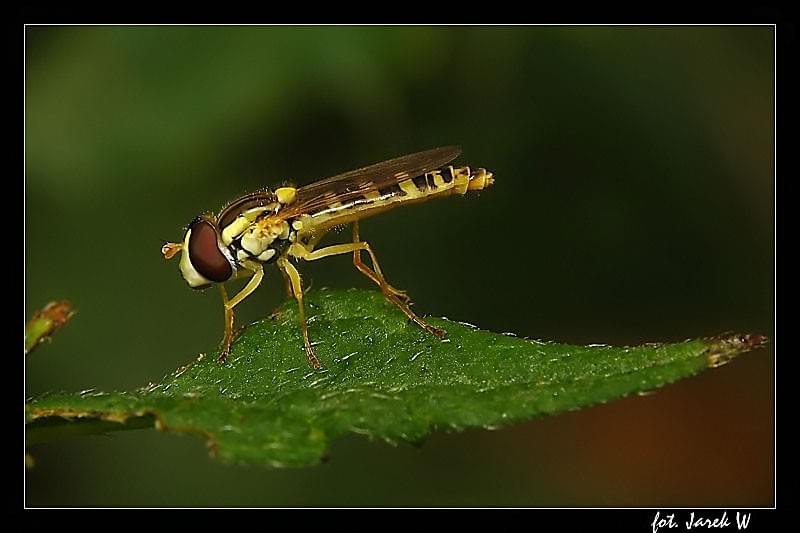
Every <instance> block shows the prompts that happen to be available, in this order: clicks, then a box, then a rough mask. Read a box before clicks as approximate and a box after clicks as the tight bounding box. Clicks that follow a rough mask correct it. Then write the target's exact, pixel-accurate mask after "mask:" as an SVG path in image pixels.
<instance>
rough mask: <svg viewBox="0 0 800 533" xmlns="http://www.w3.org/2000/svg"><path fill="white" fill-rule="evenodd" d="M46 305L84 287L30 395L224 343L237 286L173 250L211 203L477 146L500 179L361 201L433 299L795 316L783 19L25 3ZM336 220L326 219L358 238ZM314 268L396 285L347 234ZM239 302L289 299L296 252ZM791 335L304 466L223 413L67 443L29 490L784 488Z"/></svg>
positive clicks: (736, 492) (706, 491) (663, 501)
mask: <svg viewBox="0 0 800 533" xmlns="http://www.w3.org/2000/svg"><path fill="white" fill-rule="evenodd" d="M25 34H26V37H25V43H26V61H25V66H26V71H25V78H26V79H25V98H26V100H25V112H26V114H25V126H26V128H25V143H26V144H25V165H26V197H25V207H26V227H25V241H26V243H25V261H26V264H25V268H26V287H25V294H26V308H25V316H26V317H27V316H30V315H31V314H32V313H33V312H34V310H35V309H37V308H39V307H41V306H42V305H44V304H45V303H46V302H47V301H49V300H51V299H55V298H67V299H69V300H71V301H72V302H73V303H74V304H75V306H76V307H77V308H78V314H77V316H76V317H75V318H74V319H73V321H72V322H71V323H70V324H69V325H68V326H67V327H66V328H65V329H64V330H63V331H61V332H60V333H59V334H58V336H57V339H56V340H55V342H53V343H52V344H50V345H47V346H44V347H42V348H41V349H40V350H39V351H37V352H36V353H35V354H33V355H32V356H31V357H29V358H28V360H27V361H26V387H27V390H26V393H27V394H28V395H34V394H39V393H42V392H44V391H50V390H67V391H77V390H82V389H88V388H97V389H99V390H114V389H118V390H124V389H131V388H135V387H138V386H141V385H144V384H146V383H147V382H148V381H150V380H152V381H155V380H157V379H160V377H161V376H162V375H164V374H166V373H168V372H170V371H172V370H173V369H174V368H176V367H177V366H179V365H182V364H185V363H186V362H188V361H191V360H192V359H193V358H195V357H196V356H197V354H198V353H200V352H206V351H208V350H210V349H212V348H213V347H214V346H216V345H217V343H218V341H219V340H220V338H221V335H222V309H221V304H220V301H219V295H218V293H217V292H216V291H208V292H205V293H196V292H194V291H191V290H190V289H189V288H188V287H187V286H186V284H185V283H184V281H183V280H182V279H181V277H180V275H179V273H178V265H177V263H176V262H171V263H166V262H164V260H163V258H162V257H161V254H160V247H161V244H162V242H163V241H164V240H179V239H180V238H181V237H182V228H183V226H184V225H185V224H186V223H188V222H189V221H190V220H191V218H192V217H193V216H194V215H196V214H198V213H200V212H201V211H210V210H217V209H219V207H220V206H221V205H222V204H223V203H224V202H226V201H227V200H229V199H231V198H233V197H235V196H237V195H238V194H240V193H243V192H245V191H249V190H252V189H255V188H258V187H262V186H265V185H271V184H277V183H279V182H280V181H282V180H284V179H292V180H294V181H295V182H297V183H300V184H304V183H308V182H310V181H313V180H315V179H318V178H321V177H324V176H328V175H331V174H334V173H338V172H340V171H344V170H349V169H352V168H355V167H359V166H363V165H365V164H368V163H372V162H376V161H380V160H383V159H388V158H391V157H394V156H398V155H402V154H405V153H409V152H413V151H417V150H423V149H427V148H431V147H434V146H441V145H446V144H460V145H462V147H463V155H462V157H461V158H460V159H459V160H458V161H457V162H458V163H460V164H470V165H473V166H484V167H486V168H489V169H491V170H492V171H494V172H495V176H496V179H497V181H496V184H495V187H494V188H492V189H490V190H488V191H486V192H484V193H481V194H480V195H469V196H468V197H464V198H450V199H447V200H441V201H438V202H429V203H425V204H421V205H417V206H411V207H408V208H406V209H399V210H395V211H392V212H389V213H386V214H384V215H382V216H380V217H377V218H375V219H372V220H370V221H367V222H365V223H363V224H362V236H363V237H365V238H366V239H368V240H369V241H370V242H371V243H372V244H373V246H374V248H375V249H376V251H377V253H378V255H379V257H380V259H381V266H382V267H383V269H384V270H385V271H386V272H387V277H388V279H389V280H390V281H391V282H392V283H393V284H394V285H395V286H397V287H400V288H403V289H406V290H408V291H409V293H410V294H411V295H412V297H413V299H414V301H415V303H416V307H415V309H416V310H417V311H418V312H421V313H424V314H433V315H438V316H447V317H449V318H452V319H456V320H462V321H467V322H470V323H473V324H478V325H480V326H481V327H482V328H485V329H491V330H494V331H498V332H504V331H513V332H515V333H517V334H519V335H522V336H528V337H533V338H540V339H552V340H558V341H563V342H571V343H595V342H597V343H609V344H638V343H642V342H650V341H677V340H682V339H684V338H688V337H696V336H707V335H714V334H717V333H721V332H723V331H729V330H736V331H742V332H749V331H753V332H759V333H764V334H767V335H769V336H772V335H773V324H774V322H773V306H774V290H773V289H774V263H773V257H774V245H773V243H774V226H773V214H774V204H773V197H774V187H773V164H774V161H773V140H774V139H773V120H774V116H773V104H774V99H773V84H772V83H773V81H772V80H773V53H774V50H773V29H772V27H768V26H761V27H746V26H737V27H699V26H693V27H677V28H670V27H642V28H639V27H469V26H462V27H156V26H151V27H121V26H118V27H69V26H66V27H45V26H28V27H27V28H26V30H25ZM349 238H350V237H349V234H348V233H346V232H344V233H340V234H334V235H332V236H331V237H329V238H328V239H326V241H325V242H334V241H335V240H336V239H339V240H343V241H346V240H347V239H349ZM302 266H303V267H304V268H303V269H302V271H303V272H304V274H305V275H306V277H307V279H309V280H313V282H312V283H313V285H314V287H322V286H330V287H350V286H358V287H364V288H374V287H372V286H371V283H370V282H369V281H368V280H366V279H365V278H364V277H363V276H361V275H360V274H358V273H357V272H356V271H355V269H353V267H352V264H351V262H350V260H349V259H348V258H346V257H344V258H332V259H329V260H326V261H321V262H318V263H313V264H307V265H302ZM265 281H266V283H264V285H263V286H262V288H261V289H260V290H259V291H258V293H256V295H254V296H252V297H251V298H249V299H248V300H247V301H246V302H245V303H243V304H242V305H241V306H240V307H238V308H237V311H238V313H237V319H238V320H239V323H245V322H251V321H254V320H257V319H259V318H263V317H264V316H265V315H266V314H267V313H269V312H270V311H271V310H272V309H273V308H274V307H275V306H277V304H278V303H279V302H280V301H281V298H282V297H283V283H282V280H281V278H280V276H279V275H278V274H277V271H276V270H274V269H271V270H269V271H268V274H267V277H266V278H265ZM773 386H774V380H773V352H772V349H771V348H769V349H767V350H761V351H759V352H755V353H752V354H749V355H747V356H745V357H743V358H742V359H740V360H736V361H734V362H733V363H732V364H730V365H728V366H726V367H723V368H720V369H717V370H714V371H711V372H707V373H705V374H703V375H701V376H699V377H696V378H692V379H689V380H686V381H684V382H681V383H679V384H676V385H672V386H669V387H667V388H665V389H663V390H661V391H659V392H658V393H656V394H653V395H649V396H643V397H633V398H627V399H624V400H621V401H617V402H613V403H611V404H608V405H603V406H598V407H593V408H590V409H586V410H583V411H580V412H576V413H569V414H565V415H560V416H556V417H552V418H544V419H539V420H534V421H531V422H528V423H525V424H519V425H517V426H514V427H511V428H505V429H502V430H498V431H492V432H490V431H477V430H476V431H467V432H464V433H459V434H445V433H437V434H435V435H434V436H433V437H431V438H430V439H429V440H428V441H427V442H426V443H425V444H424V445H423V446H421V447H412V446H409V445H401V446H399V447H397V448H394V447H392V446H389V445H387V444H384V443H380V442H369V441H367V440H366V439H364V438H361V437H357V436H352V437H347V438H344V439H342V440H339V441H336V442H335V443H333V445H332V448H331V458H330V461H329V462H328V463H326V464H323V465H321V466H317V467H313V468H306V469H297V470H269V469H263V468H244V467H228V466H223V465H221V464H219V463H217V462H214V461H212V460H210V459H209V458H208V457H207V454H206V450H205V446H204V444H203V442H202V440H201V439H198V438H195V437H190V436H183V435H175V434H162V433H158V432H156V431H131V432H124V433H121V434H114V435H113V436H108V437H97V436H95V437H81V438H76V439H73V440H68V441H63V442H59V443H54V444H48V445H40V446H37V447H34V448H32V449H31V450H30V451H31V452H32V454H33V455H34V457H35V459H36V463H37V464H36V466H35V468H33V469H31V470H29V471H27V472H26V500H27V504H28V505H30V506H130V505H134V506H194V505H202V506H251V505H257V506H317V505H326V506H340V505H348V506H460V505H469V506H475V505H480V506H565V507H569V506H659V507H664V506H670V507H671V506H771V505H772V504H773V496H774V494H773V468H774V456H773V445H774V438H773V430H774V427H773V409H774V401H773Z"/></svg>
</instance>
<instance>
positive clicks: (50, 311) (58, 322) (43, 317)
mask: <svg viewBox="0 0 800 533" xmlns="http://www.w3.org/2000/svg"><path fill="white" fill-rule="evenodd" d="M73 315H75V310H74V309H73V308H72V304H71V303H69V302H68V301H66V300H60V301H54V302H50V303H49V304H47V305H46V306H44V308H42V309H40V310H38V311H36V313H34V315H33V317H31V319H30V320H29V321H28V323H27V324H25V355H28V354H29V353H31V352H32V351H33V350H34V349H35V348H36V347H37V346H39V345H40V344H41V343H42V342H44V341H45V340H50V339H51V338H52V336H53V335H55V333H56V332H57V331H58V330H59V329H61V328H62V327H64V325H65V324H66V323H67V322H69V319H70V318H72V317H73Z"/></svg>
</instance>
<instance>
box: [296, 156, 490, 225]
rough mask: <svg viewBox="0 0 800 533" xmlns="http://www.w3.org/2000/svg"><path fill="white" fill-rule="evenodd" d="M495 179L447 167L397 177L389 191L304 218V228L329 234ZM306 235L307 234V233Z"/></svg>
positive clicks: (370, 191)
mask: <svg viewBox="0 0 800 533" xmlns="http://www.w3.org/2000/svg"><path fill="white" fill-rule="evenodd" d="M493 183H494V176H493V174H492V173H491V172H489V171H488V170H486V169H484V168H477V169H474V170H472V169H470V167H452V166H448V167H444V168H441V169H439V170H434V171H431V172H428V173H426V174H423V175H420V176H416V177H407V178H405V179H403V177H402V176H398V177H397V181H396V182H395V183H393V184H391V185H387V186H386V187H383V188H379V187H377V186H374V187H371V188H370V187H366V188H365V190H364V193H363V194H362V195H361V196H360V197H358V198H355V199H352V200H349V201H347V202H339V201H336V199H335V196H333V195H332V196H331V202H330V203H329V204H327V205H326V206H324V207H321V208H320V209H318V210H317V211H315V212H311V213H308V214H306V215H305V216H304V217H303V219H304V220H303V227H304V228H307V230H306V231H308V232H309V233H312V234H317V233H319V232H321V231H323V232H324V231H327V230H328V229H330V228H332V227H333V226H338V225H340V224H349V223H351V222H353V221H355V220H361V219H363V218H367V217H370V216H373V215H377V214H378V213H382V212H384V211H387V210H389V209H392V208H394V207H397V206H399V205H406V204H412V203H418V202H423V201H425V200H428V199H431V198H439V197H445V196H450V195H452V194H461V195H463V194H466V192H467V191H479V190H482V189H485V188H486V187H489V186H491V185H492V184H493ZM302 233H305V231H303V232H302Z"/></svg>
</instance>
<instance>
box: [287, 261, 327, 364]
mask: <svg viewBox="0 0 800 533" xmlns="http://www.w3.org/2000/svg"><path fill="white" fill-rule="evenodd" d="M277 265H278V268H280V269H281V271H283V272H285V274H286V275H287V276H288V277H289V280H290V281H291V283H292V292H294V297H295V299H296V300H297V308H298V310H299V313H300V329H301V330H302V331H303V343H304V344H305V347H306V356H307V357H308V363H309V364H310V365H311V366H312V367H313V368H314V370H319V369H320V368H322V365H321V364H320V362H319V359H317V354H315V353H314V348H313V347H312V346H311V341H310V340H309V338H308V323H307V322H306V313H305V309H304V307H303V283H302V281H301V279H300V273H299V272H298V271H297V269H296V268H295V267H294V265H293V264H291V263H290V262H289V260H288V259H286V258H285V257H281V258H280V259H278V261H277Z"/></svg>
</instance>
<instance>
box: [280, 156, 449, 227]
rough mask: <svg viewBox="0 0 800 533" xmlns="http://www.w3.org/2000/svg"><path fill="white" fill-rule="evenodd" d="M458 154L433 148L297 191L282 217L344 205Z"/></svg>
mask: <svg viewBox="0 0 800 533" xmlns="http://www.w3.org/2000/svg"><path fill="white" fill-rule="evenodd" d="M459 154H461V147H459V146H444V147H441V148H433V149H432V150H426V151H424V152H417V153H415V154H409V155H404V156H401V157H397V158H394V159H390V160H388V161H383V162H381V163H376V164H374V165H369V166H366V167H363V168H359V169H356V170H351V171H349V172H345V173H343V174H338V175H336V176H331V177H330V178H326V179H323V180H320V181H316V182H314V183H311V184H309V185H306V186H304V187H300V188H299V189H297V197H296V199H295V201H294V203H293V204H292V205H290V206H288V207H287V208H285V209H283V210H282V211H281V213H280V214H281V215H282V216H284V217H286V218H290V217H292V216H297V215H300V214H303V213H308V212H313V211H315V210H316V209H318V208H321V207H325V206H326V205H328V204H330V203H331V202H342V203H345V202H347V201H349V200H352V199H354V198H358V197H359V196H361V195H362V194H364V193H366V192H369V191H373V190H378V189H383V188H385V187H389V186H391V185H394V184H396V183H399V182H401V181H403V180H406V179H409V178H415V177H417V176H421V175H422V174H425V173H426V172H430V171H432V170H436V169H438V168H440V167H443V166H444V165H446V164H447V163H449V162H450V161H452V160H453V159H455V158H456V157H458V156H459Z"/></svg>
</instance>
